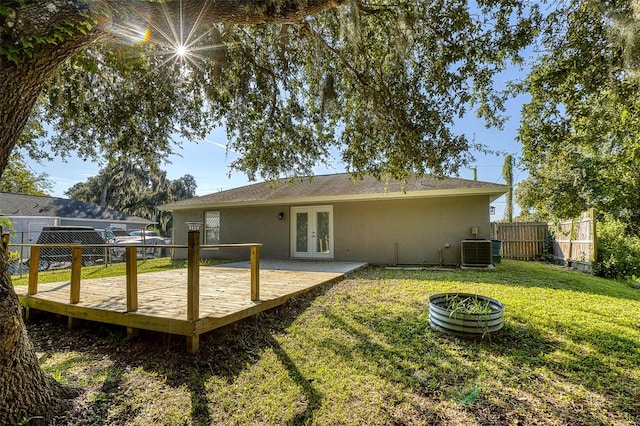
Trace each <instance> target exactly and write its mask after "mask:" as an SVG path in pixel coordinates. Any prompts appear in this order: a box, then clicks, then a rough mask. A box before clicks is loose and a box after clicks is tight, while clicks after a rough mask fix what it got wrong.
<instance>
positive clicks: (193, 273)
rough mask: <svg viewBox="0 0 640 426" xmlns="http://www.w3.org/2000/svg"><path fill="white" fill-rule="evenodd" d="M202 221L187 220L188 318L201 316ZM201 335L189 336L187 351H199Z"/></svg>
mask: <svg viewBox="0 0 640 426" xmlns="http://www.w3.org/2000/svg"><path fill="white" fill-rule="evenodd" d="M201 225H202V223H201V222H187V228H188V230H189V232H188V236H187V320H189V321H197V320H198V319H199V317H200V226H201ZM199 339H200V336H199V335H198V334H196V333H195V331H194V334H193V335H192V336H187V351H188V352H189V353H195V352H198V346H199Z"/></svg>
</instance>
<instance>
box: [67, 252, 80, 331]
mask: <svg viewBox="0 0 640 426" xmlns="http://www.w3.org/2000/svg"><path fill="white" fill-rule="evenodd" d="M81 273H82V247H80V245H79V244H74V245H73V247H72V248H71V286H70V291H69V303H71V304H76V303H79V302H80V275H81ZM77 325H78V319H77V318H72V317H69V328H73V327H75V326H77Z"/></svg>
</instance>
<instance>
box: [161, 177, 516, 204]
mask: <svg viewBox="0 0 640 426" xmlns="http://www.w3.org/2000/svg"><path fill="white" fill-rule="evenodd" d="M507 189H508V187H507V186H506V185H501V184H496V183H489V182H482V181H476V180H467V179H458V178H445V179H437V178H422V179H420V178H411V179H409V180H408V181H407V182H406V183H405V182H401V181H396V180H382V181H380V180H377V179H375V178H373V177H370V176H368V177H365V178H364V179H363V180H356V181H354V180H352V179H351V178H350V175H349V174H347V173H341V174H333V175H321V176H312V177H303V178H296V179H295V180H294V181H293V182H289V181H287V180H286V179H284V180H281V181H277V182H275V185H274V182H261V183H256V184H253V185H247V186H242V187H240V188H235V189H230V190H227V191H221V192H216V193H213V194H208V195H203V196H201V197H195V198H190V199H188V200H182V201H178V202H176V203H172V204H167V205H164V206H161V207H160V208H161V209H162V210H184V209H188V208H192V207H213V206H234V205H235V206H239V205H268V204H276V203H306V202H318V201H325V202H329V201H351V200H375V199H392V198H405V197H437V196H454V195H481V194H486V195H491V196H493V197H495V198H497V197H499V196H500V195H502V194H504V193H505V192H506V191H507Z"/></svg>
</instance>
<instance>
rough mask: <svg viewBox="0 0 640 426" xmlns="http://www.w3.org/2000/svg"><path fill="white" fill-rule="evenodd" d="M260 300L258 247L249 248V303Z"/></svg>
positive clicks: (257, 245)
mask: <svg viewBox="0 0 640 426" xmlns="http://www.w3.org/2000/svg"><path fill="white" fill-rule="evenodd" d="M258 300H260V245H259V244H256V245H252V246H251V301H253V302H255V301H258Z"/></svg>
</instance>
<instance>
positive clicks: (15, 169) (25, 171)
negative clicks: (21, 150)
mask: <svg viewBox="0 0 640 426" xmlns="http://www.w3.org/2000/svg"><path fill="white" fill-rule="evenodd" d="M51 186H52V183H51V181H50V180H49V177H48V175H47V174H46V173H41V174H36V173H34V172H33V171H32V170H30V169H29V168H28V167H27V166H25V164H24V157H23V156H22V155H20V154H13V155H12V156H11V157H9V164H7V168H6V170H5V171H4V173H3V175H2V179H0V191H2V192H13V193H17V194H31V195H47V192H48V191H49V190H50V189H51Z"/></svg>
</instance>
